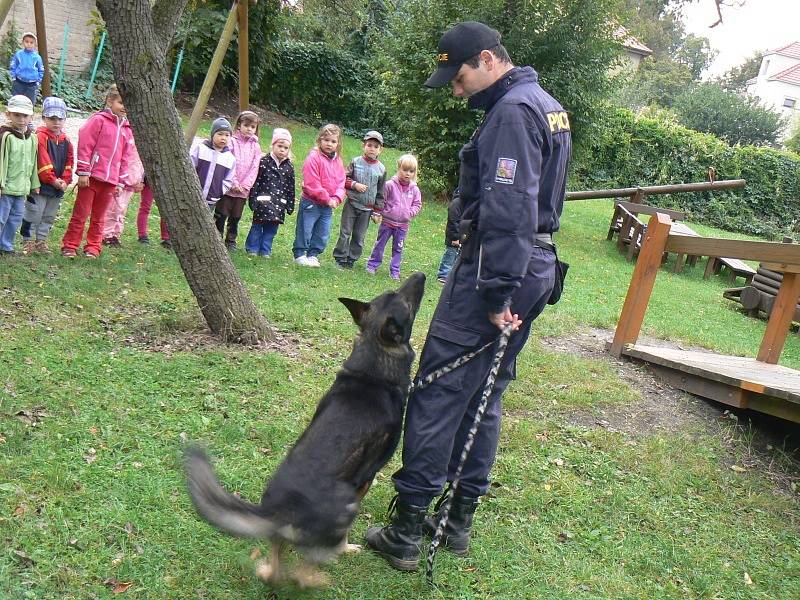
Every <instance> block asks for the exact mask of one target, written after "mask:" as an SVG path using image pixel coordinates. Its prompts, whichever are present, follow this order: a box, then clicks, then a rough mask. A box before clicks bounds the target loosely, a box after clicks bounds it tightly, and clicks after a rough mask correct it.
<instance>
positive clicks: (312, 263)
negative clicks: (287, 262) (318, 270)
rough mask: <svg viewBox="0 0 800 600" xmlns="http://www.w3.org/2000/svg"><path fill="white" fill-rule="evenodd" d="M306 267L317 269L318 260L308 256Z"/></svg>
mask: <svg viewBox="0 0 800 600" xmlns="http://www.w3.org/2000/svg"><path fill="white" fill-rule="evenodd" d="M306 266H309V267H319V266H321V265H320V264H319V259H318V258H317V257H316V256H309V257H308V258H306Z"/></svg>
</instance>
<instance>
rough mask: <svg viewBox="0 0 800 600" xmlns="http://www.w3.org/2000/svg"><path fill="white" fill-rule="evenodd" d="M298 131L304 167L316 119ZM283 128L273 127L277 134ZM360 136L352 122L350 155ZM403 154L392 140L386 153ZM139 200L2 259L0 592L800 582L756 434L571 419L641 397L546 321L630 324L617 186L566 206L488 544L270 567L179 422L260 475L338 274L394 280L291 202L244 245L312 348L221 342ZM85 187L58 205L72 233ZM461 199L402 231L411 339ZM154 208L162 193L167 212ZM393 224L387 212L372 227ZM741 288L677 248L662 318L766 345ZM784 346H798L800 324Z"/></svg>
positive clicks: (228, 593) (688, 586)
mask: <svg viewBox="0 0 800 600" xmlns="http://www.w3.org/2000/svg"><path fill="white" fill-rule="evenodd" d="M205 126H206V132H207V127H208V124H206V125H205ZM291 130H292V133H293V135H294V139H295V144H294V153H295V155H296V157H297V159H296V161H295V164H296V166H297V169H298V171H299V168H300V164H301V163H302V159H303V158H304V157H305V155H306V153H307V151H308V148H309V147H310V145H311V143H312V142H313V139H314V137H315V131H314V130H312V129H310V128H307V127H302V126H298V125H296V124H292V125H291ZM270 134H271V129H270V128H266V127H265V128H264V129H263V130H262V132H261V138H262V142H264V145H265V147H266V145H267V143H268V140H269V139H270ZM359 149H360V142H358V141H356V140H352V139H348V140H347V143H346V144H345V150H344V155H345V158H346V159H348V160H349V158H350V157H352V156H354V155H356V154H357V153H358V152H359ZM398 155H399V152H398V151H395V150H391V149H387V150H386V151H385V152H384V154H383V160H384V162H385V164H386V165H387V167H388V169H389V172H390V173H393V172H394V170H395V168H394V163H395V160H396V158H397V156H398ZM67 204H69V203H67ZM132 204H133V205H132V207H131V211H130V214H129V216H128V226H127V228H126V231H125V234H124V237H123V244H124V247H123V248H121V249H116V250H113V251H106V252H104V254H103V256H102V258H101V259H100V260H98V261H94V262H90V261H83V260H80V259H78V260H76V261H72V262H69V261H67V260H64V259H62V258H61V257H59V256H56V255H54V256H52V257H48V258H42V257H22V256H20V257H15V258H10V259H4V260H3V261H2V262H0V336H1V337H0V339H2V343H1V344H0V535H1V536H2V542H3V543H2V549H0V597H2V598H15V599H16V598H58V599H63V598H75V599H84V598H106V597H111V596H113V595H115V594H114V591H115V590H114V588H115V587H116V588H117V589H116V591H117V592H122V591H123V590H125V591H124V592H123V594H122V597H136V598H176V599H177V598H181V599H183V598H209V599H218V598H236V599H244V598H253V599H255V598H280V599H284V598H326V599H327V598H348V599H353V598H365V599H366V598H391V599H394V598H397V599H409V598H442V599H452V598H459V599H467V598H526V599H527V598H547V599H551V598H569V599H574V598H586V599H589V598H593V599H594V598H642V599H645V598H647V599H650V598H707V599H723V598H724V599H726V600H727V599H736V598H763V599H774V598H786V599H791V598H798V597H800V541H799V540H800V537H799V536H798V533H799V531H798V529H799V527H798V515H799V514H800V513H799V512H798V496H797V494H796V492H795V491H794V488H793V487H792V488H791V489H790V488H789V486H786V485H779V484H778V483H777V482H776V479H775V478H774V477H772V476H770V475H768V474H766V473H764V472H762V470H761V469H759V468H757V467H748V468H747V469H736V470H733V469H731V468H730V467H731V464H734V465H739V464H744V463H743V462H742V461H741V459H742V457H743V456H745V455H746V454H747V453H748V452H749V451H750V446H749V438H748V437H747V436H746V435H745V436H742V435H739V434H736V432H735V431H733V430H732V428H731V427H732V426H730V425H726V424H718V423H708V424H707V425H697V426H687V427H676V428H675V429H674V430H668V431H663V430H662V431H657V430H655V429H654V430H653V431H652V432H648V431H644V432H643V433H642V434H639V435H634V434H630V433H621V432H615V431H609V430H607V429H604V428H598V427H586V426H579V425H577V424H574V422H573V421H572V420H571V418H570V415H572V414H574V412H575V411H588V412H589V414H592V411H599V410H602V409H604V408H609V407H612V408H615V409H619V410H626V409H627V408H629V407H635V406H636V405H637V404H638V403H639V402H641V399H642V395H641V392H640V390H639V389H637V388H636V387H634V386H632V385H631V384H629V383H627V381H626V380H623V379H622V378H621V377H620V373H619V371H618V369H617V367H616V365H615V363H613V362H612V361H608V360H606V359H597V358H587V357H583V356H580V355H576V354H568V353H561V352H555V351H552V350H549V349H548V348H547V347H546V345H545V344H543V343H542V340H543V339H544V338H551V337H565V336H572V335H575V334H576V333H577V332H580V331H585V330H586V329H588V328H589V327H602V328H612V327H613V326H614V324H615V321H616V318H617V316H618V314H619V311H620V308H621V305H622V300H623V298H624V295H625V291H626V289H627V284H628V281H629V279H630V275H631V272H632V268H633V267H632V265H630V264H628V263H627V262H625V260H624V259H623V258H622V257H621V255H619V254H618V252H617V250H616V248H615V246H614V245H613V244H611V243H608V242H606V241H605V234H606V230H607V226H608V220H609V218H610V215H611V202H610V201H590V202H572V203H568V204H567V206H566V208H565V211H564V218H563V227H562V232H561V234H560V235H559V247H560V250H561V255H562V258H563V259H564V260H566V261H568V262H569V263H571V265H572V268H571V270H570V275H569V280H568V286H567V291H566V293H565V296H564V299H563V300H562V302H561V303H560V304H559V305H558V306H557V307H554V308H548V310H547V311H546V312H545V314H544V315H543V316H542V317H541V319H539V320H538V321H537V322H536V325H535V327H534V333H533V335H532V338H531V341H530V342H529V344H528V346H527V347H526V350H525V351H524V352H523V353H522V354H521V357H520V361H519V370H518V373H519V380H518V381H517V382H515V383H514V384H512V385H511V386H510V388H509V391H508V393H507V394H506V397H505V411H506V420H505V422H504V429H503V432H502V439H501V449H500V453H499V457H498V461H497V465H496V468H495V472H494V477H495V484H494V486H493V488H492V493H491V494H490V496H488V497H487V498H485V500H484V502H483V503H482V505H481V507H480V509H479V515H478V518H477V522H476V532H475V541H474V545H473V548H472V552H471V556H470V557H469V558H467V559H463V560H457V559H455V558H454V557H452V556H451V555H448V554H447V553H446V552H441V553H440V554H439V555H438V558H437V581H438V582H439V586H438V587H436V588H433V589H431V588H429V587H428V586H427V585H426V583H425V581H424V577H423V576H422V575H421V574H400V573H398V572H395V571H393V570H391V569H390V568H389V567H388V566H387V565H386V564H385V563H384V561H383V560H382V559H380V558H377V557H375V556H374V555H372V554H370V553H369V552H364V553H362V554H360V555H355V556H346V557H343V558H341V559H340V560H339V561H338V562H337V563H334V564H331V565H330V566H327V567H325V568H326V570H327V571H328V572H329V573H330V574H331V576H332V579H333V580H334V582H335V583H334V586H333V587H332V588H330V589H327V590H324V591H316V592H314V591H310V592H300V591H298V590H296V589H292V588H288V589H283V590H278V591H275V592H274V593H271V592H269V591H267V590H266V588H265V587H264V586H263V585H262V584H261V583H259V582H258V581H257V580H256V579H255V578H254V577H253V575H252V565H251V561H250V560H249V558H248V555H249V553H250V550H251V549H252V548H253V547H254V546H256V544H254V543H252V542H250V541H242V540H235V539H232V538H229V537H226V536H224V535H222V534H220V533H218V532H217V531H216V530H213V529H212V528H210V527H209V526H208V525H206V524H205V523H203V522H202V521H200V520H199V519H198V517H197V516H196V515H195V513H194V511H193V509H192V506H191V504H190V502H189V499H188V496H187V494H186V491H185V487H184V483H183V478H182V473H181V468H180V453H181V446H182V443H183V440H185V439H189V440H197V441H202V442H204V443H206V444H207V445H208V447H209V450H210V452H211V453H212V455H213V456H214V457H215V459H216V466H217V468H218V472H219V474H220V476H221V478H222V480H223V481H224V483H225V484H226V485H227V486H228V488H229V489H230V490H235V491H238V492H240V493H241V494H242V496H243V497H246V498H249V499H251V500H257V499H258V498H259V496H260V493H261V489H262V487H263V483H264V480H265V479H266V478H267V477H268V476H269V474H270V473H271V472H272V471H273V470H274V469H275V467H276V465H277V464H278V462H279V460H280V459H281V458H282V456H283V455H284V454H285V452H286V450H287V449H288V447H289V446H290V444H291V443H292V442H293V440H294V439H296V437H297V436H298V434H299V433H300V432H301V431H302V429H303V427H304V425H305V423H306V422H307V421H308V420H309V418H310V417H311V415H312V413H313V410H314V407H315V404H316V401H317V400H318V398H319V397H320V396H321V394H322V393H323V392H324V390H326V389H327V387H328V386H329V385H330V383H331V381H332V380H333V377H334V374H335V372H336V370H337V368H338V365H339V364H340V362H341V360H342V359H343V357H344V356H345V355H346V354H347V353H348V351H349V348H350V340H351V338H352V336H353V335H354V332H355V326H354V325H353V324H352V322H351V320H350V317H349V315H348V313H347V311H346V310H345V309H344V307H343V306H341V305H340V304H339V303H338V302H337V301H336V298H337V297H338V296H352V297H356V298H361V299H367V298H370V297H372V296H373V295H375V294H377V293H379V292H380V291H382V290H384V289H386V288H388V287H390V286H391V284H392V282H391V280H390V279H389V276H388V272H387V270H386V265H384V267H383V268H382V270H380V271H379V272H378V275H377V276H376V277H369V276H367V275H366V273H364V271H363V269H356V270H354V271H352V272H342V271H338V270H336V269H335V268H334V267H333V266H332V263H331V259H330V249H331V248H332V245H333V243H334V242H335V239H336V234H337V232H338V221H335V222H334V226H333V230H332V236H331V237H332V242H331V244H330V245H329V247H328V251H327V252H326V254H325V255H323V259H324V261H323V267H322V268H321V269H316V270H315V269H302V268H297V267H295V266H294V265H293V264H292V262H291V243H292V239H293V233H294V218H293V217H291V218H290V219H289V221H288V224H287V225H286V226H284V227H282V228H281V231H280V232H279V234H278V237H277V238H276V240H275V252H274V254H273V258H272V259H271V260H268V261H267V260H260V259H251V258H249V257H247V256H245V255H244V253H243V252H241V251H239V252H237V253H235V255H234V257H233V260H234V262H235V264H236V265H237V268H238V269H239V271H240V273H241V275H242V277H243V279H244V281H245V282H246V284H247V286H248V287H249V289H250V292H251V293H252V295H253V297H254V299H255V301H256V303H257V304H258V305H259V306H260V307H261V309H262V310H263V311H264V313H265V314H266V315H267V316H268V318H269V319H270V320H271V321H272V323H274V325H275V326H276V327H277V328H278V329H279V330H280V331H282V332H284V334H285V335H286V336H288V337H290V338H293V339H295V340H296V344H297V347H296V349H295V351H294V352H293V353H292V354H278V353H275V352H265V351H253V350H251V349H242V348H235V347H224V346H220V345H216V344H214V343H209V341H208V340H206V339H204V338H203V337H202V335H199V334H198V333H197V332H198V331H199V330H201V329H202V322H201V320H200V317H199V312H198V310H197V308H196V306H195V303H194V300H193V297H192V295H191V293H190V292H189V290H188V287H187V285H186V283H185V280H184V278H183V276H182V274H181V271H180V269H179V268H178V265H177V262H176V260H175V257H174V255H173V254H171V253H169V252H167V251H165V250H163V249H162V248H160V247H158V246H157V245H156V246H149V247H143V246H140V245H139V244H137V243H136V238H135V227H134V220H135V209H136V203H135V202H134V203H132ZM70 209H71V206H64V207H62V209H61V213H60V215H59V219H58V221H57V223H56V227H55V230H54V232H53V236H52V239H51V245H52V246H53V247H56V246H57V245H58V241H60V238H61V235H62V234H63V228H64V226H65V224H66V220H67V219H68V216H69V211H70ZM337 213H338V211H337ZM445 213H446V211H445V208H444V207H443V206H439V205H434V204H432V203H428V204H426V205H425V206H424V209H423V212H422V213H421V215H420V217H419V218H418V219H417V220H416V221H415V222H414V223H413V224H412V227H411V230H410V235H409V239H408V244H407V252H406V258H405V261H404V269H405V272H406V273H407V272H410V271H411V270H421V271H424V272H425V273H426V274H428V275H429V283H428V292H427V294H426V297H425V300H424V304H423V308H422V310H421V313H420V316H419V317H418V321H417V326H416V328H415V332H414V345H415V347H416V348H417V349H419V348H421V344H422V341H423V340H424V336H425V331H426V329H427V325H428V322H429V320H430V317H431V314H432V311H433V307H434V305H435V302H436V298H437V292H438V287H437V283H436V282H435V277H434V276H435V269H436V267H437V265H438V261H439V259H440V257H441V253H442V250H443V229H444V222H445V216H446V214H445ZM337 216H338V214H337ZM248 218H249V212H247V213H246V215H245V219H243V225H245V226H244V232H243V233H242V234H241V235H245V234H246V232H247V224H246V223H247V219H248ZM157 223H158V221H157V216H156V215H153V216H152V217H151V228H154V231H156V229H155V228H157V227H158V224H157ZM703 232H704V233H710V230H708V229H704V230H703ZM374 236H375V228H374V227H373V228H372V229H371V233H370V236H369V237H368V240H367V251H368V250H369V249H370V248H371V244H372V242H373V241H374ZM242 241H243V238H242ZM362 265H363V262H362ZM725 287H726V283H725V282H723V281H721V280H720V279H719V278H712V279H711V280H710V281H704V280H703V279H702V266H701V265H698V266H696V267H694V268H687V269H686V270H685V271H684V273H682V274H680V275H674V274H672V273H670V272H668V270H667V269H663V270H662V272H661V273H660V274H659V277H658V279H657V282H656V288H655V291H654V294H653V299H652V301H651V308H650V310H649V312H648V314H647V317H646V319H645V326H644V333H645V334H647V335H652V336H657V337H660V338H668V339H672V340H678V341H681V342H682V343H685V344H693V345H699V346H704V347H707V348H712V349H715V350H718V351H722V352H727V353H734V354H748V355H755V352H756V351H757V348H758V345H759V341H760V339H761V336H762V334H763V331H764V326H765V324H764V323H763V322H760V321H756V320H753V319H750V318H747V317H746V316H744V315H743V314H740V313H739V312H737V311H736V310H735V308H734V306H733V305H732V304H731V303H729V302H727V301H723V300H722V290H723V289H724V288H725ZM781 362H782V364H785V365H787V366H791V367H795V368H800V340H798V336H796V335H791V336H790V337H789V339H788V341H787V345H786V348H785V350H784V352H783V356H782V361H781ZM532 415H535V416H532ZM646 429H647V428H646V427H645V430H646ZM767 453H768V454H767V456H766V457H765V462H769V463H770V465H771V467H772V469H773V470H777V471H780V472H781V473H782V474H783V481H791V480H796V476H797V471H796V468H795V467H794V466H793V462H792V461H791V456H788V455H787V453H786V452H785V451H784V449H783V448H780V447H777V448H772V449H768V450H767ZM398 464H399V462H398V458H397V457H395V458H394V459H393V461H392V463H391V464H390V465H389V466H387V468H386V469H385V470H384V472H383V473H382V474H381V476H380V477H379V478H378V481H377V482H376V484H375V485H374V486H373V488H372V491H371V492H370V494H369V495H368V496H367V498H366V499H365V501H364V503H363V505H362V511H361V514H360V515H359V518H358V519H357V521H356V525H355V530H354V532H353V536H352V540H353V541H358V540H359V539H360V538H362V536H363V533H364V531H365V529H366V527H367V525H368V524H369V523H372V522H376V521H380V520H382V519H383V518H384V512H385V509H386V506H387V504H388V502H389V500H390V498H391V496H392V495H393V488H392V487H391V484H390V480H389V476H390V474H391V473H392V471H393V470H394V469H395V468H396V467H397V466H398ZM310 484H311V485H313V479H312V480H311V481H310ZM262 549H265V548H262ZM128 583H130V584H131V585H130V586H129V587H127V588H125V585H124V584H128Z"/></svg>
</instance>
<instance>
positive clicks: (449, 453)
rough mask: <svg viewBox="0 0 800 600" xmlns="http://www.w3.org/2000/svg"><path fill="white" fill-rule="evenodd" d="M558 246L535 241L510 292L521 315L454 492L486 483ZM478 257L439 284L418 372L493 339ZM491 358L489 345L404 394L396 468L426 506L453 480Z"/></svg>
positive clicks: (477, 489)
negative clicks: (506, 400)
mask: <svg viewBox="0 0 800 600" xmlns="http://www.w3.org/2000/svg"><path fill="white" fill-rule="evenodd" d="M555 260H556V258H555V254H554V253H553V252H551V251H549V250H544V249H542V248H539V247H538V246H537V247H534V248H533V251H532V255H531V260H530V262H529V263H528V270H527V273H526V276H525V278H524V279H523V281H522V285H521V287H520V288H518V289H517V290H516V291H515V293H514V294H513V296H512V300H511V312H512V313H517V314H518V315H519V316H520V318H521V319H522V320H523V324H522V326H521V327H520V329H519V331H516V332H514V333H512V334H511V338H510V339H509V343H508V347H507V349H506V353H505V356H504V357H503V362H502V364H501V366H500V371H499V373H498V376H497V380H496V383H495V387H494V390H493V392H492V395H491V396H490V398H489V403H488V406H487V408H486V412H485V413H484V415H483V419H482V420H481V423H480V427H479V428H478V433H477V435H476V436H475V442H474V444H473V446H472V450H471V452H470V454H469V457H468V458H467V462H466V463H465V465H464V469H463V471H462V474H461V480H460V483H459V494H461V495H463V496H470V497H478V496H482V495H484V494H485V493H486V491H487V489H488V488H489V472H490V471H491V468H492V465H493V464H494V458H495V454H496V452H497V441H498V438H499V434H500V415H501V411H502V405H501V397H502V395H503V391H504V390H505V388H506V386H507V385H508V383H509V381H510V380H511V379H513V378H514V375H515V364H516V357H517V354H519V352H520V350H522V347H523V346H524V345H525V342H526V341H527V339H528V335H529V334H530V329H531V324H532V322H533V320H534V319H535V318H536V317H537V316H538V315H539V314H540V313H541V312H542V310H543V309H544V307H545V304H546V303H547V299H548V298H549V297H550V293H551V291H552V289H553V284H554V281H555ZM477 278H478V261H477V260H475V261H473V262H469V263H467V262H463V261H462V260H459V262H458V263H456V266H455V267H454V269H453V271H452V272H451V273H450V277H448V279H447V283H446V284H445V286H444V288H443V289H442V295H441V296H440V298H439V304H438V305H437V307H436V311H435V313H434V316H433V320H432V321H431V325H430V329H429V330H428V337H427V339H426V341H425V346H424V347H423V349H422V356H421V357H420V366H419V375H421V376H424V375H427V374H428V373H429V372H431V371H432V370H434V369H437V368H439V367H441V366H443V365H445V364H448V363H449V362H451V361H452V360H453V359H455V358H456V357H458V356H461V355H462V354H465V353H467V352H469V351H470V350H472V349H475V348H476V347H479V346H482V345H483V344H485V343H487V342H489V341H491V340H492V339H495V338H497V337H498V335H499V330H498V329H497V327H495V326H494V325H492V324H491V323H490V322H489V319H488V313H489V311H488V309H487V307H486V305H485V303H484V302H483V300H482V299H481V298H480V297H479V296H478V292H477V290H476V282H477ZM493 358H494V351H493V348H490V349H487V350H486V351H484V352H483V353H482V354H480V355H478V356H476V357H475V358H474V359H473V360H472V361H470V362H468V363H467V364H465V365H463V366H462V367H460V368H459V369H457V370H455V371H453V372H451V373H448V374H447V375H445V376H443V377H441V378H440V379H438V380H436V381H435V382H434V383H432V384H431V385H429V386H428V387H426V388H424V389H422V390H420V391H419V392H415V393H413V394H411V396H410V397H409V399H408V407H407V410H406V420H405V429H404V438H403V466H402V468H401V469H400V470H398V471H397V472H396V473H395V474H394V475H393V480H394V485H395V488H396V489H397V492H398V494H399V495H400V499H401V500H403V501H405V502H407V503H409V504H412V505H415V506H427V505H428V504H430V502H431V500H432V499H433V498H434V497H435V496H437V495H439V494H440V493H441V492H442V489H443V488H444V484H445V482H447V481H452V479H453V476H454V475H455V471H456V469H457V467H458V463H459V460H460V458H461V452H462V450H463V448H464V444H465V442H466V440H467V433H468V432H469V429H470V427H471V426H472V422H473V420H474V418H475V413H476V411H477V409H478V405H479V403H480V400H481V396H482V394H483V389H484V386H485V383H486V377H487V375H488V374H489V369H490V368H491V364H492V359H493Z"/></svg>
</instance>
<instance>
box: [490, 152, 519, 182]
mask: <svg viewBox="0 0 800 600" xmlns="http://www.w3.org/2000/svg"><path fill="white" fill-rule="evenodd" d="M516 174H517V161H516V160H515V159H513V158H498V159H497V172H496V173H495V176H494V180H495V182H497V183H509V184H510V183H514V177H515V176H516Z"/></svg>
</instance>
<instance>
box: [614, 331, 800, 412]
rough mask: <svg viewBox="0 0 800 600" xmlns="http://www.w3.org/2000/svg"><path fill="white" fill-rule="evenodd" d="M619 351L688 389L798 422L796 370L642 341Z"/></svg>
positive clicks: (799, 386)
mask: <svg viewBox="0 0 800 600" xmlns="http://www.w3.org/2000/svg"><path fill="white" fill-rule="evenodd" d="M622 354H623V355H625V356H629V357H631V358H635V359H638V360H642V361H645V362H647V363H649V364H650V366H651V367H652V368H653V369H654V370H655V371H656V372H657V373H659V374H660V375H661V376H662V377H664V378H665V379H666V380H667V381H669V382H670V384H672V385H673V386H675V387H677V388H680V389H682V390H685V391H687V392H689V393H691V394H695V395H698V396H702V397H704V398H710V399H711V400H716V401H717V402H722V403H723V404H728V405H730V406H735V407H737V408H749V409H753V410H757V411H760V412H764V413H768V414H771V415H774V416H776V417H780V418H782V419H787V420H790V421H794V422H795V423H800V371H795V370H794V369H790V368H788V367H782V366H780V365H777V364H768V363H765V362H763V361H758V360H756V359H754V358H747V357H743V356H728V355H725V354H714V353H711V352H701V351H697V350H679V349H675V348H665V347H660V346H646V345H643V344H633V345H626V346H625V347H624V349H623V350H622Z"/></svg>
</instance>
